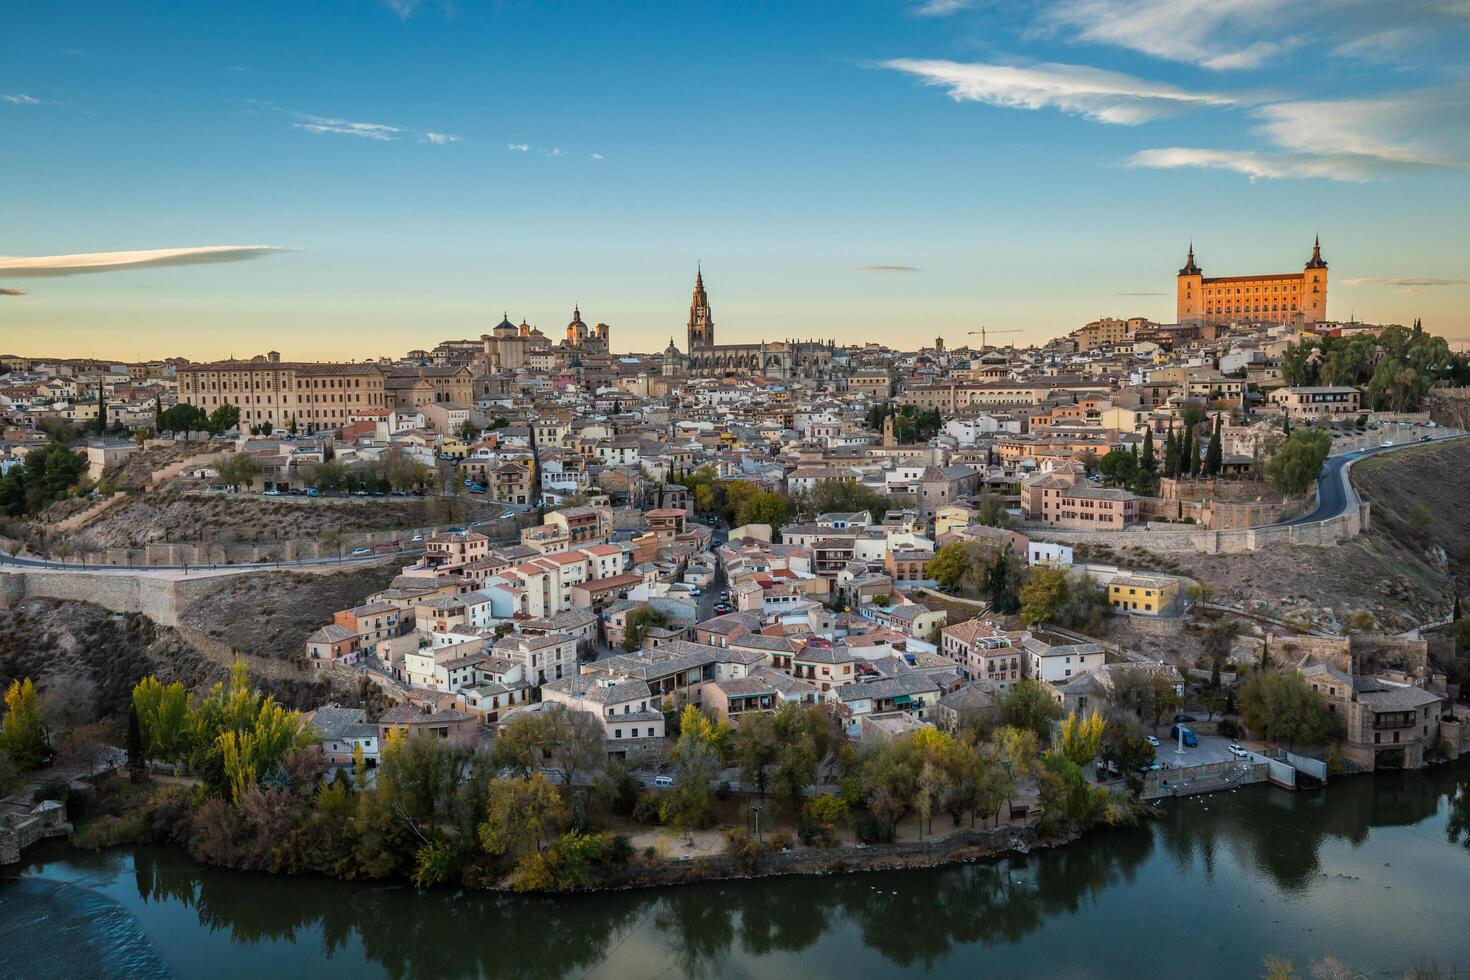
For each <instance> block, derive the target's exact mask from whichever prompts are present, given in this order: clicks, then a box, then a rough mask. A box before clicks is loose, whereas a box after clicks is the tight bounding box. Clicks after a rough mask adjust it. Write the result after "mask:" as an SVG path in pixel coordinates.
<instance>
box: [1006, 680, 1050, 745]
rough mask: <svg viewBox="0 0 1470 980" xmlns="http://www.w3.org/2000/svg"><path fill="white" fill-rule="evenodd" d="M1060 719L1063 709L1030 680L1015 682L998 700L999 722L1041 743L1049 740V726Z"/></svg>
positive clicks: (1035, 682)
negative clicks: (1031, 735)
mask: <svg viewBox="0 0 1470 980" xmlns="http://www.w3.org/2000/svg"><path fill="white" fill-rule="evenodd" d="M1061 716H1062V706H1061V705H1059V704H1057V703H1056V702H1055V701H1053V700H1052V698H1051V695H1049V694H1047V693H1046V689H1045V688H1044V687H1042V686H1041V684H1040V683H1038V682H1037V681H1033V680H1019V681H1016V682H1015V683H1014V684H1012V685H1011V687H1010V690H1008V691H1006V692H1005V694H1004V695H1003V696H1002V698H1001V701H1000V717H1001V720H1002V721H1003V722H1004V723H1005V724H1006V725H1009V726H1011V727H1012V728H1017V729H1020V730H1022V731H1028V732H1033V733H1035V735H1036V737H1037V739H1038V740H1039V741H1041V742H1042V743H1047V742H1050V741H1051V723H1052V722H1053V721H1055V720H1057V719H1058V718H1060V717H1061Z"/></svg>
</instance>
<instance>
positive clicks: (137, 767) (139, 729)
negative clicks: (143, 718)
mask: <svg viewBox="0 0 1470 980" xmlns="http://www.w3.org/2000/svg"><path fill="white" fill-rule="evenodd" d="M145 764H146V762H145V760H144V758H143V726H142V725H141V724H140V723H139V721H138V706H137V705H136V704H133V703H132V702H131V701H130V702H128V778H129V779H130V780H132V781H133V782H135V783H138V782H142V781H143V771H144V770H143V767H144V765H145Z"/></svg>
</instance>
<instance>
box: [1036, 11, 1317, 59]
mask: <svg viewBox="0 0 1470 980" xmlns="http://www.w3.org/2000/svg"><path fill="white" fill-rule="evenodd" d="M1301 3H1302V0H1061V2H1060V3H1056V4H1053V5H1051V6H1050V7H1047V8H1045V12H1044V13H1043V14H1042V15H1041V18H1039V23H1038V27H1037V28H1036V29H1035V33H1054V32H1056V31H1057V30H1058V29H1060V30H1062V31H1065V32H1068V33H1070V35H1071V36H1072V38H1073V39H1075V40H1078V41H1084V42H1088V43H1092V44H1107V45H1112V46H1115V47H1122V48H1127V49H1129V50H1131V51H1138V52H1140V53H1142V54H1146V55H1150V56H1152V57H1155V58H1162V59H1165V60H1167V61H1180V62H1186V63H1188V64H1195V65H1201V66H1203V67H1205V68H1210V69H1214V70H1226V69H1243V68H1259V67H1261V66H1262V65H1263V64H1265V63H1266V62H1267V61H1269V60H1271V59H1272V58H1274V57H1276V56H1278V55H1280V54H1282V53H1284V52H1285V51H1288V50H1290V49H1291V48H1293V47H1295V46H1297V44H1299V43H1300V42H1299V40H1298V39H1297V38H1296V37H1294V36H1292V35H1290V34H1286V33H1284V32H1283V31H1282V28H1281V24H1282V22H1283V21H1284V20H1285V16H1284V15H1285V13H1286V11H1287V10H1288V8H1291V7H1294V6H1300V5H1301ZM1262 34H1265V35H1269V39H1266V40H1259V39H1255V38H1258V37H1260V35H1262Z"/></svg>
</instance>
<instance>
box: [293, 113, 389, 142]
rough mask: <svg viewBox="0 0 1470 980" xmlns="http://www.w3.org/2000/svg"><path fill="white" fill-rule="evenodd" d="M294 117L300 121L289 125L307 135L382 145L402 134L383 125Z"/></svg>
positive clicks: (320, 117) (310, 116)
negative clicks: (377, 142)
mask: <svg viewBox="0 0 1470 980" xmlns="http://www.w3.org/2000/svg"><path fill="white" fill-rule="evenodd" d="M295 115H296V117H297V118H298V119H300V120H302V121H301V122H294V123H292V124H291V125H292V126H295V127H296V128H297V129H304V130H306V131H307V132H308V133H335V134H337V135H338V136H356V137H358V138H359V139H365V140H378V141H380V142H384V143H387V142H391V141H393V140H396V139H398V137H399V136H401V135H402V134H403V129H402V128H400V127H398V126H389V125H387V124H385V123H369V122H353V121H352V120H350V119H335V118H332V117H329V116H313V115H310V114H309V113H304V112H298V113H296V114H295Z"/></svg>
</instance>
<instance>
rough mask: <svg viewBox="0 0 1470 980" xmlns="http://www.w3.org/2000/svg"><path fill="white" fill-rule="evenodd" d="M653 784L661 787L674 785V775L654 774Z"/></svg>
mask: <svg viewBox="0 0 1470 980" xmlns="http://www.w3.org/2000/svg"><path fill="white" fill-rule="evenodd" d="M653 785H655V786H659V787H669V786H672V785H674V777H673V776H654V777H653Z"/></svg>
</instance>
